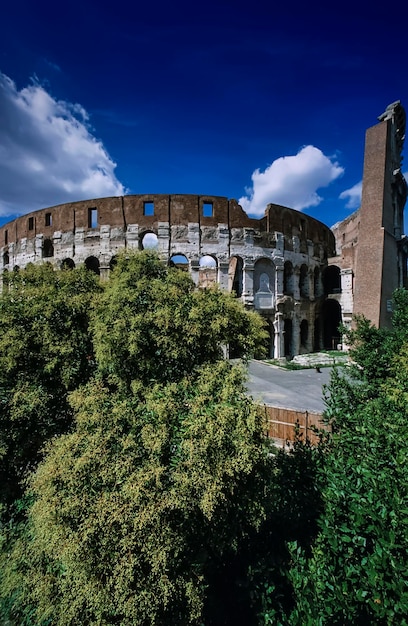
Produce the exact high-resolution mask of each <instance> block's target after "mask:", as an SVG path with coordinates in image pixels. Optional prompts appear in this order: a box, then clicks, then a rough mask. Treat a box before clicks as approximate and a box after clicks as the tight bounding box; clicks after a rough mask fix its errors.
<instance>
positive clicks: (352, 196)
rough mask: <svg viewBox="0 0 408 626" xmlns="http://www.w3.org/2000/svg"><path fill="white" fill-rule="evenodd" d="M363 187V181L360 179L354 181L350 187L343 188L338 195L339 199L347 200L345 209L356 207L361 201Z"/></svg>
mask: <svg viewBox="0 0 408 626" xmlns="http://www.w3.org/2000/svg"><path fill="white" fill-rule="evenodd" d="M362 188H363V181H362V180H360V182H359V183H356V184H355V185H353V186H352V187H350V189H345V190H344V191H342V192H341V194H340V195H339V198H340V200H347V202H346V208H347V209H358V207H359V206H360V203H361V191H362Z"/></svg>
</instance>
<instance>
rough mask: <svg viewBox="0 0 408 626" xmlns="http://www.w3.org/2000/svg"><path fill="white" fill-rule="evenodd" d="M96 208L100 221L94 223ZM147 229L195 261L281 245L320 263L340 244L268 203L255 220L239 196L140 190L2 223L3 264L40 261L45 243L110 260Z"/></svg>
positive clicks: (164, 246) (67, 254)
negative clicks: (149, 207) (208, 209)
mask: <svg viewBox="0 0 408 626" xmlns="http://www.w3.org/2000/svg"><path fill="white" fill-rule="evenodd" d="M146 203H152V204H153V205H154V209H153V214H152V215H147V214H145V206H146ZM204 205H210V207H211V213H212V214H211V215H205V214H204V210H203V208H204ZM92 212H93V213H94V214H96V215H97V223H96V224H91V223H90V219H91V213H92ZM147 232H153V233H155V234H156V235H157V236H158V239H159V246H158V249H159V252H160V254H162V255H163V256H165V255H168V256H171V255H172V254H185V255H186V256H187V258H188V259H189V260H191V259H194V257H196V258H199V256H200V255H202V254H214V255H216V256H218V255H219V254H221V253H222V254H221V256H222V255H224V257H225V259H227V257H229V256H231V255H232V254H238V253H239V252H240V251H242V252H244V253H245V254H246V253H247V252H248V251H250V252H254V254H255V256H257V255H258V256H259V254H263V253H265V249H269V250H270V251H271V250H272V249H276V248H277V249H278V250H279V249H282V253H283V251H284V250H286V251H288V252H291V251H292V252H295V253H296V252H298V253H301V254H303V255H304V254H306V255H307V256H312V257H316V259H318V260H321V259H324V258H327V256H328V255H330V254H331V253H333V247H334V239H333V237H332V235H331V233H330V230H329V229H328V228H327V227H326V226H325V225H324V224H322V223H321V222H318V220H315V219H313V218H310V217H307V216H304V215H302V214H301V213H299V212H298V211H295V210H293V209H288V208H286V207H281V206H279V205H269V207H268V208H267V210H266V214H265V217H263V218H261V219H252V218H250V217H248V216H247V214H246V213H245V212H244V211H243V209H242V208H241V207H240V206H239V204H238V203H237V202H236V200H229V199H227V198H225V197H219V196H195V195H175V194H174V195H164V194H154V195H138V196H123V197H112V198H98V199H92V200H86V201H81V202H73V203H67V204H62V205H58V206H54V207H49V208H46V209H41V210H39V211H35V212H32V213H28V214H27V215H24V216H22V217H19V218H17V219H15V220H14V221H12V222H9V223H8V224H5V225H4V226H2V227H1V228H0V247H1V250H2V254H3V257H4V255H5V254H6V255H8V259H9V262H8V263H6V264H5V263H4V262H3V267H2V269H13V267H14V266H16V265H18V266H20V267H24V266H25V265H26V264H27V263H29V262H33V263H35V262H41V260H42V259H43V258H45V257H44V241H46V240H49V241H50V242H51V243H52V245H53V248H54V254H53V255H52V258H47V259H46V260H47V261H49V262H52V263H55V264H58V262H61V261H62V260H64V259H65V258H71V259H73V260H74V261H75V263H82V262H84V260H85V259H86V258H87V257H88V256H89V255H91V254H92V255H94V256H96V257H97V258H98V259H99V260H100V262H101V264H102V265H104V264H106V263H109V261H110V259H111V257H112V256H113V255H115V254H116V253H117V252H118V250H120V249H122V248H124V247H132V248H141V247H142V244H141V240H142V237H143V235H144V234H145V233H147ZM276 233H279V234H278V235H276ZM278 240H279V242H278V244H277V241H278ZM299 260H300V261H302V258H300V259H299ZM6 266H7V267H6Z"/></svg>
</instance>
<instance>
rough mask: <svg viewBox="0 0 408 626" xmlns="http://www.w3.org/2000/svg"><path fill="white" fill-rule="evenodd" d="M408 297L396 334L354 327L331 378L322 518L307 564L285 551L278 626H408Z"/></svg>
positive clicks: (400, 299)
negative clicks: (285, 595) (291, 598)
mask: <svg viewBox="0 0 408 626" xmlns="http://www.w3.org/2000/svg"><path fill="white" fill-rule="evenodd" d="M407 316H408V293H407V292H406V291H404V290H400V291H397V292H396V294H395V314H394V317H393V322H394V324H393V328H392V329H390V330H378V329H375V328H373V327H371V326H370V325H369V324H368V322H367V321H366V320H359V323H358V324H357V327H356V329H355V330H354V331H352V332H351V333H350V334H349V340H350V341H351V342H352V348H353V349H352V356H353V358H354V359H355V362H356V367H354V368H351V370H350V371H347V372H346V373H343V374H342V375H341V374H339V373H338V372H335V373H334V375H333V377H332V381H331V384H330V388H329V392H330V394H329V396H328V399H327V413H326V415H327V419H329V420H330V421H331V423H332V426H333V433H332V435H331V436H329V437H328V438H327V439H326V441H325V442H324V444H323V446H322V452H323V456H324V464H323V465H322V466H321V470H320V479H319V480H320V483H321V485H322V498H323V504H324V509H323V513H322V515H321V517H320V520H319V533H318V535H317V538H316V540H315V542H314V544H313V550H312V553H311V555H310V556H309V555H308V554H307V553H306V552H305V551H304V550H302V549H301V548H300V546H299V545H296V544H294V545H292V555H293V567H292V569H291V571H290V573H289V577H290V579H291V582H292V583H293V586H294V595H295V608H294V610H293V611H292V613H291V615H290V618H289V619H288V620H287V621H284V622H283V623H290V624H295V625H300V624H302V625H305V626H306V625H310V626H312V625H313V626H315V625H317V626H320V625H321V626H323V625H324V626H325V625H327V624H330V625H341V624H362V625H363V624H380V625H387V626H391V625H393V624H399V625H404V624H407V623H408V617H407V616H408V477H407V469H408V403H407V400H408V397H407V391H408V359H407V356H408V325H407V321H408V320H407Z"/></svg>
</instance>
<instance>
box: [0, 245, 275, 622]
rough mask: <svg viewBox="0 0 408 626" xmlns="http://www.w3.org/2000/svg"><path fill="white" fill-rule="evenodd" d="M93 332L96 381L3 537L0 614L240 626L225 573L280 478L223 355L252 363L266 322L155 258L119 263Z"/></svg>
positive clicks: (230, 575)
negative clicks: (24, 513) (228, 350)
mask: <svg viewBox="0 0 408 626" xmlns="http://www.w3.org/2000/svg"><path fill="white" fill-rule="evenodd" d="M92 333H93V335H92V337H93V347H94V352H95V359H96V368H97V369H96V373H95V377H94V379H93V380H91V381H90V382H89V383H88V384H87V385H86V386H85V387H80V388H77V389H76V390H74V391H73V392H72V393H71V395H70V407H71V410H72V411H73V412H74V415H75V420H74V425H73V428H72V429H71V430H70V432H69V433H67V434H63V435H61V436H60V437H57V438H53V439H52V440H51V441H50V442H49V443H48V445H47V446H46V454H45V457H44V460H43V461H42V462H41V463H40V465H39V466H38V469H37V471H36V472H35V473H34V474H33V475H32V477H31V479H30V481H29V483H28V485H29V488H28V492H27V498H29V499H31V500H32V501H31V502H29V504H28V519H27V522H26V523H22V524H21V525H20V526H19V527H18V528H17V529H16V528H15V527H12V528H10V530H9V531H8V530H7V529H4V532H3V547H2V551H1V556H0V569H1V571H2V572H3V576H2V583H1V585H0V600H1V603H2V604H1V606H2V607H3V608H2V611H3V615H4V616H5V618H7V619H8V620H9V621H10V622H11V623H13V624H19V626H23V625H26V626H33V624H35V625H36V626H45V625H46V624H53V625H61V626H62V625H68V624H70V625H74V624H78V623H81V624H101V625H102V624H106V625H110V624H112V625H113V624H121V625H126V624H132V625H133V624H157V625H160V624H162V625H163V626H164V625H171V624H174V625H176V624H177V626H178V625H179V624H186V625H187V624H195V625H197V626H198V625H199V624H202V623H203V622H204V623H206V624H208V625H210V624H224V623H225V624H228V623H232V622H233V621H234V616H236V619H235V621H237V620H239V619H240V618H241V617H243V616H245V617H244V619H245V623H246V624H247V625H248V626H249V624H251V623H252V622H251V619H252V620H253V619H254V616H253V612H252V613H251V603H250V597H249V589H248V582H249V581H250V577H248V574H247V569H248V568H247V562H245V563H243V564H241V567H240V569H239V571H238V572H237V571H236V570H235V565H236V563H237V562H240V559H239V555H240V550H241V548H242V547H245V549H246V550H247V553H248V552H249V551H248V549H247V548H248V542H249V540H250V538H251V537H252V536H253V535H254V534H255V535H256V533H257V532H258V531H259V529H260V528H261V526H262V524H263V523H264V522H265V520H266V519H267V516H268V510H269V507H270V502H271V497H270V495H271V494H270V485H271V484H273V481H272V476H273V473H274V472H275V465H274V462H273V457H271V456H270V455H269V454H268V450H269V448H268V446H267V442H266V440H265V437H264V426H263V421H262V417H261V415H260V413H259V410H258V408H257V407H256V406H255V405H254V404H253V402H252V401H251V400H250V399H249V398H248V397H247V394H246V391H245V386H244V380H243V375H242V371H241V370H240V368H237V367H236V366H232V365H231V364H230V363H229V362H227V361H224V360H223V358H222V346H223V345H226V344H228V342H229V341H230V340H232V339H234V340H235V341H238V342H239V343H240V344H241V346H240V347H241V351H242V354H243V356H244V357H245V356H249V355H250V354H251V352H252V351H253V350H254V349H255V347H256V346H257V344H258V342H262V340H263V338H264V330H263V324H262V321H261V319H260V318H259V317H258V316H256V315H255V314H253V313H249V312H247V311H245V310H244V308H243V307H242V305H241V304H240V303H239V302H238V301H237V300H236V299H234V298H233V297H230V296H229V295H227V294H225V293H222V292H220V291H219V290H218V289H215V288H214V289H205V290H200V289H197V288H196V287H195V286H194V284H193V282H192V281H191V279H190V278H189V277H188V276H187V275H185V274H184V273H182V272H180V271H177V270H174V269H169V268H166V267H164V266H163V264H162V263H161V262H160V260H159V259H158V257H157V256H156V255H154V254H152V253H142V254H140V253H139V254H128V253H126V254H125V255H121V256H120V258H119V261H118V264H117V267H116V268H115V270H114V272H113V273H112V276H111V279H110V280H109V282H108V283H107V285H106V287H105V288H104V291H103V292H102V293H101V294H100V295H99V296H97V297H96V298H95V300H94V305H93V313H92ZM245 576H246V578H245ZM231 590H233V591H234V593H232V592H231ZM237 596H238V599H237ZM229 599H230V600H229Z"/></svg>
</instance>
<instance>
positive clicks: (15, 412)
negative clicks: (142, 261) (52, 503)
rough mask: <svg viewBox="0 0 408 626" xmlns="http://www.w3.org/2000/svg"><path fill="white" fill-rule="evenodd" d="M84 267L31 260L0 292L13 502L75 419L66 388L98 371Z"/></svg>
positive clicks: (0, 373)
mask: <svg viewBox="0 0 408 626" xmlns="http://www.w3.org/2000/svg"><path fill="white" fill-rule="evenodd" d="M99 290H100V287H99V284H98V281H97V278H96V277H95V275H93V274H91V273H90V272H87V271H85V270H83V269H76V270H74V271H60V272H56V271H54V270H53V268H52V267H51V265H48V264H46V265H43V266H41V267H34V266H29V267H28V268H27V269H26V270H24V271H21V272H15V273H13V275H12V279H11V280H10V279H9V285H8V288H5V289H4V290H3V293H2V294H1V297H0V499H1V504H3V505H4V504H5V503H6V504H10V503H11V502H13V500H14V499H16V498H17V497H18V496H19V495H20V494H21V486H20V481H21V480H22V478H23V477H24V476H25V475H26V473H27V471H28V470H30V469H32V468H33V467H34V466H35V464H36V463H37V461H38V459H39V453H40V450H41V448H42V446H43V445H44V443H45V442H46V441H47V440H48V439H49V438H50V437H52V436H53V435H56V434H59V433H62V432H65V431H66V430H67V428H68V427H69V425H70V424H71V422H72V410H71V408H70V407H69V405H68V402H67V394H68V392H70V391H72V390H73V389H75V388H76V387H77V386H78V385H79V384H80V383H81V382H83V381H86V380H88V379H89V377H90V376H91V375H92V373H93V371H94V358H93V347H92V341H91V337H90V335H89V313H90V305H91V300H92V297H93V295H94V294H96V293H97V292H98V291H99Z"/></svg>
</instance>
